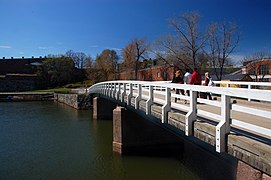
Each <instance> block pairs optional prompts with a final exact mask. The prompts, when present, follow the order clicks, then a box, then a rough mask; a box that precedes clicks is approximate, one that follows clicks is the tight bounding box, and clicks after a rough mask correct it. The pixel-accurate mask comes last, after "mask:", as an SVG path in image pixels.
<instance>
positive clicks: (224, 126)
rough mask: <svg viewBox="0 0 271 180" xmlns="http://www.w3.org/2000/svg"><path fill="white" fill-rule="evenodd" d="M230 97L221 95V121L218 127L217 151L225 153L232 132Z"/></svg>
mask: <svg viewBox="0 0 271 180" xmlns="http://www.w3.org/2000/svg"><path fill="white" fill-rule="evenodd" d="M230 110H231V105H230V97H229V96H226V95H225V94H222V95H221V117H222V119H221V121H220V122H219V123H218V125H217V126H216V151H217V152H225V150H226V144H227V142H226V135H227V134H228V133H229V132H230Z"/></svg>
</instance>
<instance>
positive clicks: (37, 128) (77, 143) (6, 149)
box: [0, 102, 200, 180]
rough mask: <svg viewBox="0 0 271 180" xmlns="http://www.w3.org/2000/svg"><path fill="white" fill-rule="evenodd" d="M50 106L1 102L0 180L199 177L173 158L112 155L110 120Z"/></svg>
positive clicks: (62, 106)
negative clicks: (96, 118)
mask: <svg viewBox="0 0 271 180" xmlns="http://www.w3.org/2000/svg"><path fill="white" fill-rule="evenodd" d="M91 117H92V114H91V111H77V110H75V109H72V108H70V107H67V106H65V105H62V104H57V103H54V102H16V103H0V123H1V125H0V179H4V180H6V179H12V180H13V179H65V180H66V179H73V180H74V179H91V180H107V179H110V180H114V179H116V180H122V179H123V180H126V179H127V180H133V179H135V180H138V179H140V180H144V179H148V180H149V179H155V180H160V179H161V180H162V179H170V180H174V179H189V180H193V179H200V178H199V177H198V176H197V175H196V174H195V173H194V172H192V171H191V170H189V168H187V167H186V166H184V165H183V163H182V162H181V161H180V160H178V159H176V158H174V157H149V156H120V155H118V154H116V153H113V152H112V121H110V120H99V121H93V120H92V119H91Z"/></svg>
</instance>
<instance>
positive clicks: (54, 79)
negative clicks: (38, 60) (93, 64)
mask: <svg viewBox="0 0 271 180" xmlns="http://www.w3.org/2000/svg"><path fill="white" fill-rule="evenodd" d="M85 77H86V76H85V73H84V71H83V70H82V69H78V68H76V67H75V63H74V61H73V60H72V58H70V57H67V56H64V55H62V56H56V55H54V56H52V55H49V57H48V58H46V59H45V60H44V61H43V64H42V66H38V67H37V79H38V81H37V84H38V85H37V86H38V87H39V88H54V87H60V86H63V85H66V84H69V83H73V82H79V81H83V80H84V79H85Z"/></svg>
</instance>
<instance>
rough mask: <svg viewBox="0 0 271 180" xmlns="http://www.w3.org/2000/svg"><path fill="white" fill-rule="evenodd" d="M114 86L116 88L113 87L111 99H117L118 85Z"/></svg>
mask: <svg viewBox="0 0 271 180" xmlns="http://www.w3.org/2000/svg"><path fill="white" fill-rule="evenodd" d="M113 85H114V86H113V92H112V96H111V97H112V98H114V99H115V98H116V91H117V90H116V89H117V85H116V83H113Z"/></svg>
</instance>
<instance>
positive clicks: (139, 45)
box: [122, 38, 149, 79]
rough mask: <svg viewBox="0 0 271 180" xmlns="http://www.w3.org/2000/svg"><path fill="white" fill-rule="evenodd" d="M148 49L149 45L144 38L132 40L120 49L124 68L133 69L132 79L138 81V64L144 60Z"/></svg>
mask: <svg viewBox="0 0 271 180" xmlns="http://www.w3.org/2000/svg"><path fill="white" fill-rule="evenodd" d="M148 49H149V45H148V44H147V42H146V38H142V39H133V40H132V41H131V42H130V43H128V45H127V46H126V47H124V48H123V49H122V56H123V58H124V63H125V66H126V67H127V68H129V69H132V68H134V71H135V76H134V79H138V70H139V62H140V61H141V60H143V59H145V58H146V55H147V50H148ZM130 78H131V76H130Z"/></svg>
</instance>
